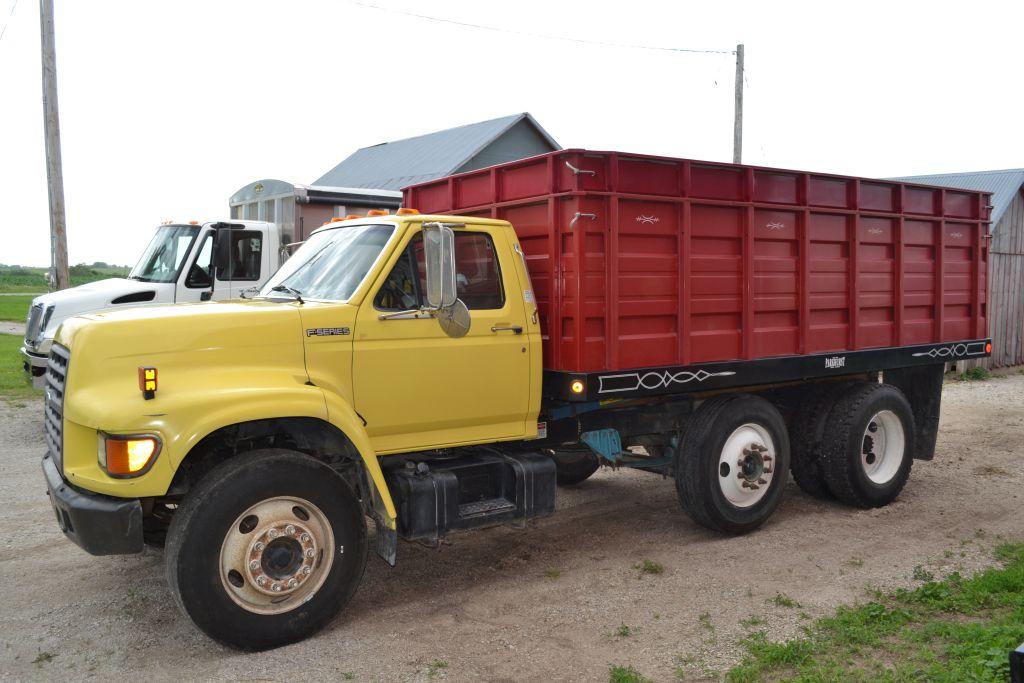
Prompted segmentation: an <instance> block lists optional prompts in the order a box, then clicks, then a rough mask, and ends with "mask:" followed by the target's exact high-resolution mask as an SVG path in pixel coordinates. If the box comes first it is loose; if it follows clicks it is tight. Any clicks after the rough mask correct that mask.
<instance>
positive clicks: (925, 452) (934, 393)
mask: <svg viewBox="0 0 1024 683" xmlns="http://www.w3.org/2000/svg"><path fill="white" fill-rule="evenodd" d="M944 370H945V365H944V364H941V363H940V364H936V365H922V366H919V367H916V368H898V369H895V370H886V371H885V372H884V373H883V379H884V380H885V383H886V384H891V385H893V386H894V387H896V388H897V389H899V390H900V391H902V392H903V395H904V396H906V397H907V401H909V402H910V409H911V411H913V413H914V459H915V460H931V459H932V458H934V457H935V439H936V437H937V436H938V435H939V408H940V407H941V404H942V377H943V374H944V373H943V371H944Z"/></svg>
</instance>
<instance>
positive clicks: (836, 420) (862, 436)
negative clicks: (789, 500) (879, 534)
mask: <svg viewBox="0 0 1024 683" xmlns="http://www.w3.org/2000/svg"><path fill="white" fill-rule="evenodd" d="M913 452H914V415H913V412H912V411H911V409H910V403H909V402H908V401H907V398H906V397H905V396H904V395H903V392H901V391H900V390H899V389H897V388H896V387H894V386H890V385H888V384H878V383H875V382H865V383H862V384H857V385H855V386H853V387H852V388H850V389H849V390H848V391H847V392H846V393H845V394H843V395H842V396H841V397H840V398H839V400H838V401H836V404H835V406H834V407H833V408H832V412H831V413H830V415H829V418H828V424H827V425H826V428H825V435H824V437H823V439H822V443H821V470H822V474H823V475H824V477H825V482H826V483H827V484H828V488H829V490H830V491H831V492H832V495H834V496H835V497H836V498H838V499H839V500H840V501H842V502H844V503H846V504H847V505H853V506H855V507H861V508H876V507H882V506H883V505H888V504H889V503H891V502H892V501H893V500H895V499H896V496H898V495H899V494H900V491H902V490H903V487H904V486H905V485H906V483H907V479H908V478H909V477H910V468H911V465H912V464H913V457H912V453H913Z"/></svg>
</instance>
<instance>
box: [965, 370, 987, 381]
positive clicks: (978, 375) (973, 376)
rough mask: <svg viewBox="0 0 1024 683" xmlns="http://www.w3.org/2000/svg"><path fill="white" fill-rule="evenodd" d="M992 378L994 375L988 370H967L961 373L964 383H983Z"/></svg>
mask: <svg viewBox="0 0 1024 683" xmlns="http://www.w3.org/2000/svg"><path fill="white" fill-rule="evenodd" d="M991 376H992V373H991V372H989V371H988V368H982V367H976V368H967V369H966V370H964V371H963V372H961V373H960V380H961V381H963V382H975V381H977V382H983V381H985V380H986V379H988V378H989V377H991Z"/></svg>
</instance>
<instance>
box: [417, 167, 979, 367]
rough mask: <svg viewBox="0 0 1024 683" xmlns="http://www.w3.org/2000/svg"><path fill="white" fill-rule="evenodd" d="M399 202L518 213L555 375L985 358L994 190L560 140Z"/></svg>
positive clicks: (511, 216) (426, 208) (509, 215)
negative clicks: (850, 358) (912, 352)
mask: <svg viewBox="0 0 1024 683" xmlns="http://www.w3.org/2000/svg"><path fill="white" fill-rule="evenodd" d="M404 205H405V206H409V207H414V208H416V209H419V210H420V211H421V212H423V213H438V214H441V213H451V214H464V215H472V216H485V217H491V218H502V219H506V220H508V221H510V222H511V223H512V224H513V225H514V226H515V229H516V233H517V234H518V235H519V239H520V241H521V242H522V245H523V249H524V251H525V252H526V257H527V262H528V264H529V270H530V275H531V277H532V279H533V286H534V288H535V290H536V294H537V299H538V303H539V305H540V311H541V315H542V318H543V323H544V328H543V329H544V334H545V341H544V343H545V347H544V362H545V367H546V368H548V369H549V370H555V371H562V372H569V373H593V372H602V371H609V370H622V369H629V368H649V367H665V366H687V365H691V364H703V363H714V362H717V361H728V360H751V359H760V358H768V357H778V356H797V355H806V354H831V353H835V352H853V351H858V350H862V349H883V348H887V347H904V346H913V345H926V344H935V343H937V342H953V343H952V344H950V345H948V346H942V347H940V348H937V349H936V348H934V347H933V348H931V349H929V350H928V351H924V352H923V353H931V354H932V358H935V355H934V354H939V355H941V356H946V357H948V358H949V359H950V360H953V359H955V358H960V357H965V356H971V355H985V349H984V347H985V344H984V343H980V344H979V343H978V342H977V340H983V339H984V337H985V336H986V330H987V325H986V320H985V314H986V310H985V309H986V306H985V302H986V281H987V278H986V266H987V247H988V239H987V225H988V219H989V193H985V192H974V191H968V190H956V189H942V188H935V187H929V186H922V185H912V184H906V183H896V182H887V181H882V180H869V179H866V178H851V177H844V176H836V175H827V174H821V173H806V172H800V171H785V170H779V169H773V168H757V167H751V166H741V165H734V164H722V163H712V162H705V161H690V160H686V159H671V158H664V157H652V156H642V155H637V154H624V153H619V152H592V151H585V150H565V151H560V152H554V153H551V154H545V155H542V156H537V157H532V158H530V159H524V160H521V161H516V162H512V163H508V164H503V165H500V166H494V167H491V168H485V169H481V170H478V171H473V172H470V173H464V174H461V175H455V176H451V177H448V178H442V179H440V180H435V181H432V182H428V183H423V184H420V185H413V186H411V187H408V188H406V189H405V202H404ZM972 341H973V342H975V343H974V344H973V345H971V344H968V342H972ZM835 362H839V361H835Z"/></svg>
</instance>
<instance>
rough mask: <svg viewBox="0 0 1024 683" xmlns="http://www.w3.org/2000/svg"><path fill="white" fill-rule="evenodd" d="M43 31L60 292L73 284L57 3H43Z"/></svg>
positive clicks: (53, 251)
mask: <svg viewBox="0 0 1024 683" xmlns="http://www.w3.org/2000/svg"><path fill="white" fill-rule="evenodd" d="M39 31H40V34H41V35H40V37H41V40H40V43H41V45H42V51H43V135H44V137H45V138H46V189H47V192H48V194H49V196H50V265H51V267H52V268H53V273H54V279H55V284H56V287H57V289H67V288H68V287H69V286H70V285H71V281H70V277H69V275H68V238H67V233H66V232H65V230H64V225H65V224H64V172H63V170H62V169H61V161H60V118H59V116H58V114H57V55H56V48H55V46H54V41H53V0H39Z"/></svg>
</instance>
